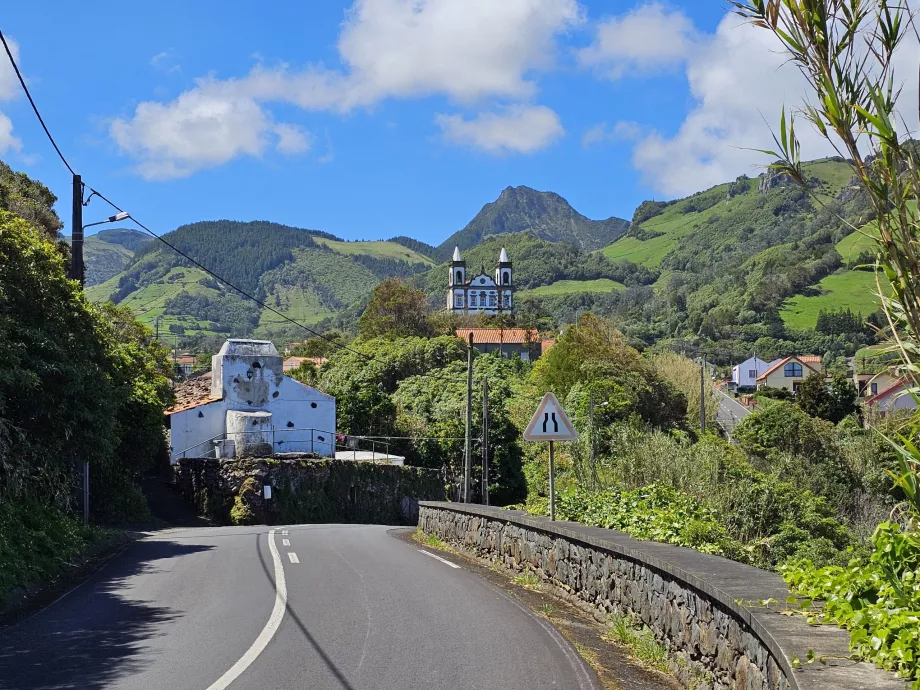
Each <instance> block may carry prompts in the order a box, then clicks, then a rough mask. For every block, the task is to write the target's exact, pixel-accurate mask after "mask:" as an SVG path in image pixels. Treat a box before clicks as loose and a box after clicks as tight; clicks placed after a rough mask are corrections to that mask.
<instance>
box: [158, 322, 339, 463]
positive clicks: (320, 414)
mask: <svg viewBox="0 0 920 690" xmlns="http://www.w3.org/2000/svg"><path fill="white" fill-rule="evenodd" d="M211 368H212V369H211V388H210V391H209V392H206V393H205V394H204V395H202V396H200V397H199V398H198V399H195V400H191V401H188V402H186V403H184V404H182V405H177V406H176V407H174V408H172V409H171V410H167V412H166V415H167V420H168V426H169V430H170V459H171V461H172V462H173V463H174V464H175V462H176V460H177V459H179V458H181V457H215V456H216V457H226V458H233V457H246V456H250V455H270V454H273V453H294V452H296V453H317V454H319V455H322V456H332V455H334V454H335V398H333V397H332V396H330V395H326V394H325V393H321V392H320V391H318V390H316V389H315V388H311V387H310V386H306V385H304V384H302V383H300V382H299V381H295V380H294V379H292V378H291V377H289V376H285V375H284V370H283V362H282V359H281V355H279V354H278V351H277V350H276V349H275V346H274V345H272V344H271V343H270V342H267V341H263V340H228V341H226V342H225V343H224V345H223V347H221V349H220V352H218V353H217V354H216V355H214V357H212V358H211Z"/></svg>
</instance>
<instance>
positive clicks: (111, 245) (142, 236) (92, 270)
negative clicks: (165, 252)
mask: <svg viewBox="0 0 920 690" xmlns="http://www.w3.org/2000/svg"><path fill="white" fill-rule="evenodd" d="M64 239H65V241H66V242H67V243H68V244H70V242H71V237H70V235H67V236H66V237H65V238H64ZM151 239H152V238H151V237H150V235H148V234H147V233H145V232H141V231H140V230H132V229H131V228H112V229H109V230H100V231H99V232H97V233H96V234H95V235H90V236H89V237H87V238H86V239H85V240H84V241H83V261H84V264H85V265H86V284H87V285H98V284H99V283H104V282H105V281H106V280H108V279H109V278H111V277H112V276H114V275H116V274H118V273H119V272H120V271H122V270H123V269H124V268H125V267H126V266H127V265H128V264H129V263H131V260H132V259H133V258H134V254H135V252H136V251H137V250H138V249H140V248H141V247H143V246H144V245H146V244H147V243H148V242H149V241H150V240H151Z"/></svg>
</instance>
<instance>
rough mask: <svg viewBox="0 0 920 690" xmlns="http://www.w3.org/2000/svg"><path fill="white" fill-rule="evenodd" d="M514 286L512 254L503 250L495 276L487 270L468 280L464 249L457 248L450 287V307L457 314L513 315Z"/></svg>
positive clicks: (448, 305) (451, 271)
mask: <svg viewBox="0 0 920 690" xmlns="http://www.w3.org/2000/svg"><path fill="white" fill-rule="evenodd" d="M513 294H514V283H513V281H512V273H511V261H510V260H509V259H508V252H507V251H505V248H504V247H502V251H501V254H500V255H499V257H498V266H496V268H495V275H494V277H493V276H489V275H486V273H485V271H482V272H480V273H479V274H478V275H474V276H472V277H467V271H466V262H465V261H464V260H463V257H461V256H460V248H459V247H454V256H453V259H452V260H451V262H450V279H449V281H448V285H447V308H448V310H451V311H453V312H454V313H455V314H489V315H490V316H494V315H496V314H509V315H510V314H512V310H513V308H514V301H513Z"/></svg>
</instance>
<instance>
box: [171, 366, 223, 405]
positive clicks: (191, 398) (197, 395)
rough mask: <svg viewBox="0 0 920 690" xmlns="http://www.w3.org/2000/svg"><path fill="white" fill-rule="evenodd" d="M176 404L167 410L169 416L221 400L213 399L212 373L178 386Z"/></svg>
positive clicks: (206, 373)
mask: <svg viewBox="0 0 920 690" xmlns="http://www.w3.org/2000/svg"><path fill="white" fill-rule="evenodd" d="M175 393H176V404H175V405H173V406H172V407H171V408H169V409H168V410H166V414H167V415H171V414H176V412H184V411H185V410H191V409H193V408H195V407H199V406H201V405H207V404H209V403H212V402H215V401H217V400H220V398H212V397H211V372H210V371H207V372H205V373H204V374H202V375H201V376H196V377H195V378H191V379H189V380H188V381H185V382H184V383H182V384H180V385H178V386H176V391H175Z"/></svg>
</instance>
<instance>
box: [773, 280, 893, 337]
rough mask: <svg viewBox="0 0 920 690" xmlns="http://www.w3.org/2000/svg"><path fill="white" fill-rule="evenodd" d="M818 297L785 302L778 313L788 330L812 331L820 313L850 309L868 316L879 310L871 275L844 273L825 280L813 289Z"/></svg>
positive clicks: (798, 297) (804, 297) (797, 296)
mask: <svg viewBox="0 0 920 690" xmlns="http://www.w3.org/2000/svg"><path fill="white" fill-rule="evenodd" d="M816 289H817V290H818V291H820V294H817V295H813V296H806V295H796V296H795V297H793V298H791V299H788V300H786V302H785V304H784V305H783V308H782V310H781V311H780V316H781V317H782V319H783V322H784V323H785V324H786V325H787V326H789V327H790V328H814V327H815V324H816V323H817V322H818V312H819V311H821V310H822V309H828V310H830V309H850V310H851V311H853V312H854V313H862V315H863V316H868V315H869V314H871V313H872V312H874V311H875V310H876V309H878V308H879V300H878V297H877V296H876V294H875V293H876V292H877V291H878V288H877V287H876V284H875V274H874V273H872V272H870V271H845V272H842V273H835V274H833V275H829V276H827V278H825V279H824V280H822V281H821V282H820V283H818V285H817V286H816Z"/></svg>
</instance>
